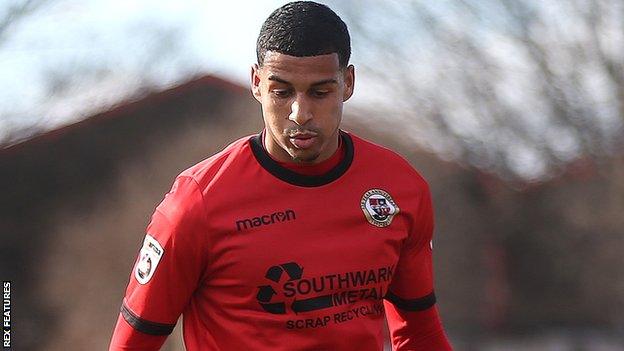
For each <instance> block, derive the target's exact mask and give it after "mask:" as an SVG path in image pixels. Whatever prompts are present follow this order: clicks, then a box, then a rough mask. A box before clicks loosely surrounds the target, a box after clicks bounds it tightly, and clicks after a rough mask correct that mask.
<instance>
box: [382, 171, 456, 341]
mask: <svg viewBox="0 0 624 351" xmlns="http://www.w3.org/2000/svg"><path fill="white" fill-rule="evenodd" d="M417 189H419V192H418V194H416V195H415V196H414V202H413V204H411V205H412V206H413V209H414V212H413V214H412V215H408V217H407V219H408V223H409V227H410V233H409V236H408V238H407V239H406V241H405V243H404V246H403V248H402V251H401V256H400V258H399V262H398V264H397V270H396V274H395V276H394V278H393V280H392V283H391V285H390V288H389V291H388V294H387V295H386V297H385V299H386V301H384V306H385V310H386V319H387V321H388V327H389V329H390V339H391V342H392V349H393V350H398V351H407V350H410V351H450V350H452V349H451V345H450V344H449V342H448V339H447V337H446V335H445V333H444V329H443V327H442V323H441V322H440V317H439V314H438V310H437V308H436V306H435V303H436V297H435V293H434V290H433V268H432V252H431V246H430V242H431V239H432V236H433V209H432V205H431V196H430V194H429V189H428V186H427V184H426V183H425V182H424V181H422V184H420V186H419V187H417Z"/></svg>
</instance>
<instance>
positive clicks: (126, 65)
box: [0, 0, 624, 351]
mask: <svg viewBox="0 0 624 351" xmlns="http://www.w3.org/2000/svg"><path fill="white" fill-rule="evenodd" d="M322 2H323V3H326V4H328V5H329V6H330V7H332V8H333V9H334V10H335V11H336V12H337V13H338V14H339V15H341V17H342V18H343V19H344V20H345V22H347V24H348V26H349V28H350V32H351V35H352V45H353V56H352V62H353V63H354V64H355V66H356V77H357V79H356V82H357V84H356V87H357V89H356V94H355V96H354V98H353V99H352V100H351V101H350V102H349V103H347V105H346V107H345V118H344V129H346V130H350V131H354V132H356V133H358V134H360V135H362V136H365V137H368V138H370V139H372V140H374V141H376V142H377V143H379V144H382V145H386V146H388V147H391V148H393V149H395V150H397V151H398V152H400V153H401V154H402V155H404V156H405V157H406V158H408V159H409V160H410V162H412V164H413V165H414V166H415V167H416V168H417V169H419V170H420V171H421V173H422V174H423V175H424V176H425V178H427V179H428V181H429V183H430V185H431V188H432V191H433V197H434V203H435V208H436V217H437V219H436V222H437V227H436V234H435V239H434V255H435V256H434V259H435V272H436V290H437V295H438V297H439V307H440V310H441V315H442V318H443V320H444V323H445V326H446V329H447V331H448V334H449V336H450V339H451V341H452V342H453V344H454V346H455V348H456V350H459V351H461V350H487V351H498V350H526V351H533V350H536V351H537V350H562V351H568V350H570V351H581V350H591V351H594V350H597V351H611V350H613V351H615V350H624V254H623V253H624V127H623V123H624V1H622V0H567V1H556V0H541V1H540V0H473V1H469V0H445V1H435V2H433V1H415V0H414V1H408V0H404V1H389V0H387V1H380V0H377V1H372V0H358V1H355V0H353V1H338V0H336V1H322ZM284 3H285V1H277V0H275V1H273V0H267V1H237V0H230V1H213V0H187V1H173V0H169V1H166V0H158V1H157V0H151V1H148V0H134V1H127V0H108V1H103V0H82V1H78V0H3V1H1V2H0V184H2V185H1V186H2V196H0V235H1V240H0V276H1V277H2V279H3V280H12V282H13V285H12V294H13V295H12V297H13V301H12V302H13V310H12V317H13V331H12V333H13V338H12V343H13V345H14V349H16V350H87V349H89V350H96V349H106V347H107V345H108V342H109V340H110V336H111V333H112V329H113V326H114V322H115V320H116V317H117V314H118V310H119V306H120V303H121V299H122V297H123V294H124V290H125V287H126V284H127V282H128V279H129V276H130V270H131V268H132V265H133V262H134V260H135V259H136V255H137V252H138V249H139V247H140V245H141V242H142V240H143V237H144V230H145V226H146V225H147V223H148V221H149V218H150V216H151V214H152V212H153V210H154V208H155V206H156V205H157V204H158V203H159V202H160V200H161V199H162V197H163V195H164V194H165V193H166V192H167V191H168V189H169V187H170V186H171V183H172V181H173V179H174V177H175V176H176V175H177V174H178V173H180V172H181V171H182V170H184V169H185V168H187V167H189V166H190V165H192V164H194V163H197V162H199V161H200V160H202V159H204V158H206V157H208V156H210V155H211V154H213V153H215V152H218V151H219V150H220V149H222V148H223V147H224V146H225V145H227V144H228V143H229V142H230V141H232V140H234V139H237V138H239V137H241V136H244V135H248V134H252V133H257V132H258V131H260V130H261V128H262V120H261V112H260V106H259V104H257V103H256V102H255V100H253V99H252V97H251V94H250V92H249V89H248V77H249V72H250V65H251V64H252V63H254V62H255V40H256V37H257V34H258V32H259V29H260V26H261V24H262V22H263V21H264V19H265V18H266V17H267V16H268V15H269V14H270V13H271V12H272V11H273V10H274V9H275V8H277V7H279V6H281V5H282V4H284ZM164 349H165V350H169V351H174V350H175V351H177V350H182V349H183V346H182V341H181V336H180V334H179V330H176V331H175V332H174V334H173V335H172V336H171V337H170V338H169V340H168V342H167V344H166V346H165V348H164Z"/></svg>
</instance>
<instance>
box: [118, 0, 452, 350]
mask: <svg viewBox="0 0 624 351" xmlns="http://www.w3.org/2000/svg"><path fill="white" fill-rule="evenodd" d="M350 51H351V49H350V39H349V34H348V31H347V27H346V25H345V24H344V22H342V20H341V19H340V18H339V17H338V16H337V15H336V14H335V13H334V12H333V11H331V10H330V9H329V8H328V7H326V6H324V5H320V4H316V3H314V2H295V3H290V4H287V5H284V6H283V7H281V8H279V9H277V10H276V11H275V12H273V13H272V14H271V15H270V16H269V18H268V19H267V20H266V22H265V23H264V25H263V26H262V29H261V32H260V36H259V38H258V44H257V55H258V63H257V64H256V65H254V66H253V67H252V70H251V89H252V92H253V95H254V97H255V98H256V99H257V100H258V101H259V102H260V103H261V105H262V113H263V116H264V122H265V129H264V130H263V132H262V133H260V134H259V135H255V136H252V137H245V138H242V139H240V140H238V141H236V142H234V143H232V144H231V145H229V146H228V147H226V148H225V149H224V150H223V151H222V152H220V153H218V154H216V155H214V156H212V157H210V158H208V159H207V160H205V161H203V162H201V163H199V164H197V165H195V166H193V167H191V168H189V169H188V170H186V171H184V172H183V173H182V174H181V175H180V176H178V178H177V179H176V181H175V183H174V185H173V188H172V190H171V191H170V192H169V193H168V194H167V195H166V196H165V199H164V200H163V202H162V203H161V204H160V205H159V206H158V207H157V209H156V212H155V213H154V215H153V217H152V221H151V223H150V225H149V226H148V228H147V235H146V237H145V240H144V243H143V247H142V248H141V252H140V254H139V259H138V260H137V263H136V266H135V269H134V273H133V274H132V276H131V278H130V283H129V285H128V289H127V292H126V296H125V298H124V300H123V304H122V307H121V314H120V316H119V319H118V321H117V326H116V328H115V331H114V335H113V339H112V342H111V346H110V350H156V349H158V348H159V347H160V346H161V345H162V343H163V342H164V340H165V338H166V335H168V334H169V333H171V331H172V330H173V328H174V325H175V323H176V321H177V319H178V317H179V315H180V314H182V315H183V327H184V328H183V331H184V341H185V345H186V348H187V349H188V350H381V349H382V348H383V325H384V315H385V316H386V317H387V320H388V324H389V327H390V333H391V340H392V344H393V347H394V348H395V349H397V350H427V351H444V350H450V346H449V343H448V341H447V339H446V336H445V335H444V331H443V329H442V326H441V323H440V320H439V317H438V312H437V309H436V307H435V305H434V304H435V295H434V293H433V278H432V267H431V247H430V241H431V236H432V231H433V218H432V217H433V215H432V209H431V200H430V195H429V190H428V187H427V184H426V182H425V181H424V180H423V178H421V177H420V175H419V174H418V173H417V172H416V171H415V170H414V169H413V168H412V167H411V166H410V165H409V164H408V163H407V162H406V161H405V160H403V159H402V158H401V157H399V156H398V155H396V154H395V153H393V152H391V151H389V150H387V149H384V148H382V147H379V146H376V145H374V144H372V143H369V142H367V141H365V140H363V139H361V138H359V137H357V136H355V135H353V134H350V133H347V132H344V131H342V130H340V129H339V126H340V121H341V118H342V106H343V103H344V102H345V101H346V100H348V99H349V98H350V97H351V95H352V94H353V87H354V82H355V76H354V68H353V66H352V65H349V63H348V62H349V56H350Z"/></svg>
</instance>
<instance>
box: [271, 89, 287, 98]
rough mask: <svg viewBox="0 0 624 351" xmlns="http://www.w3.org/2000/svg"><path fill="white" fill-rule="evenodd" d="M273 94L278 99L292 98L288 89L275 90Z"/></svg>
mask: <svg viewBox="0 0 624 351" xmlns="http://www.w3.org/2000/svg"><path fill="white" fill-rule="evenodd" d="M271 92H272V93H273V95H275V96H276V97H278V98H287V97H289V96H290V90H288V89H274V90H272V91H271Z"/></svg>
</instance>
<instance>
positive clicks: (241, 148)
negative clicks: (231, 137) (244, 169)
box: [178, 135, 252, 189]
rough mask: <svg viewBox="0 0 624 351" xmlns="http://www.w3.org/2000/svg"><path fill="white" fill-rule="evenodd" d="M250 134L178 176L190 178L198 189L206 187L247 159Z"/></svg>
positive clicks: (249, 154) (248, 156)
mask: <svg viewBox="0 0 624 351" xmlns="http://www.w3.org/2000/svg"><path fill="white" fill-rule="evenodd" d="M251 137H252V136H251V135H248V136H245V137H242V138H240V139H238V140H236V141H234V142H232V143H231V144H229V145H228V146H226V147H225V148H224V149H223V150H221V151H220V152H218V153H216V154H214V155H213V156H211V157H209V158H207V159H205V160H203V161H201V162H199V163H197V164H195V165H193V166H191V167H189V168H187V169H186V170H184V171H183V172H182V173H180V175H179V176H178V178H190V179H192V180H193V181H194V182H195V183H196V184H197V186H198V187H199V188H200V189H205V188H207V187H208V186H209V185H210V184H212V183H213V182H214V181H215V180H217V179H218V178H221V177H224V176H226V173H227V172H226V171H227V170H229V169H236V168H237V167H239V166H241V164H243V163H244V161H245V160H249V158H250V156H251V150H250V147H249V143H248V140H249V139H250V138H251Z"/></svg>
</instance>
